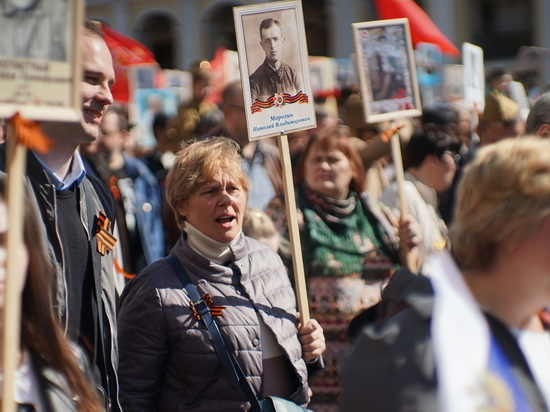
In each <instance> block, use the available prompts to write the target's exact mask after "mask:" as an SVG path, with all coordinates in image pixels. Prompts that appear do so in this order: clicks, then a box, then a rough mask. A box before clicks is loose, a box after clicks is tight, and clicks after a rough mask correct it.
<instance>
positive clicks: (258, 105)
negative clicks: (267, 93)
mask: <svg viewBox="0 0 550 412" xmlns="http://www.w3.org/2000/svg"><path fill="white" fill-rule="evenodd" d="M281 96H282V99H281ZM308 102H309V97H308V96H307V94H304V93H302V92H301V91H299V92H298V93H296V95H294V96H291V95H290V94H289V93H283V94H282V95H277V96H275V95H274V96H271V97H270V98H269V99H267V100H266V101H265V102H264V101H261V100H259V99H256V100H254V103H252V106H251V108H250V109H251V110H252V114H254V113H258V112H261V111H262V109H269V108H270V107H273V106H284V105H286V104H292V103H300V104H302V103H308Z"/></svg>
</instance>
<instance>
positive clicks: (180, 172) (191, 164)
mask: <svg viewBox="0 0 550 412" xmlns="http://www.w3.org/2000/svg"><path fill="white" fill-rule="evenodd" d="M241 162H242V160H241V155H240V152H239V145H238V144H237V143H236V142H235V141H234V140H231V139H228V138H226V137H212V138H209V139H206V140H202V141H190V142H188V144H187V145H186V146H184V147H182V149H181V150H180V151H179V152H178V153H177V154H176V158H175V161H174V164H173V166H172V168H171V169H170V171H169V172H168V175H167V176H166V200H167V201H168V204H169V205H170V207H171V208H172V210H173V211H174V213H175V214H176V221H177V224H178V227H179V228H180V229H181V230H183V229H184V227H185V217H184V216H181V215H180V213H179V209H180V206H182V205H184V204H185V202H187V200H188V199H189V196H191V195H192V194H193V193H194V192H195V191H196V190H198V189H199V188H200V187H202V186H203V185H205V184H206V183H208V182H209V181H210V180H212V179H213V178H214V176H216V174H217V173H218V172H219V171H224V172H225V173H227V174H229V175H230V176H231V177H232V178H233V179H235V181H237V182H239V184H240V185H241V186H242V187H243V190H244V191H245V193H246V195H247V196H248V188H249V180H248V177H247V175H246V174H245V172H244V171H243V169H242V163H241Z"/></svg>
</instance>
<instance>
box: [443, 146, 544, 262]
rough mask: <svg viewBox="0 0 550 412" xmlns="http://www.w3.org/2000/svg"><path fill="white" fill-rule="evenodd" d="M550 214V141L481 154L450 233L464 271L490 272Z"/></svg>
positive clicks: (462, 189)
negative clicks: (500, 252) (501, 253)
mask: <svg viewBox="0 0 550 412" xmlns="http://www.w3.org/2000/svg"><path fill="white" fill-rule="evenodd" d="M549 214H550V141H549V140H547V139H540V138H537V137H526V138H523V139H506V140H503V141H500V142H498V143H495V144H493V145H490V146H487V147H484V148H482V149H480V150H479V152H478V154H477V157H476V158H475V159H474V160H473V161H472V163H470V164H469V165H468V166H467V167H466V168H465V171H464V174H463V177H462V180H461V182H460V185H459V187H458V195H457V202H456V205H455V215H454V220H453V223H452V226H451V228H450V232H449V235H450V239H451V245H452V252H453V255H454V256H455V258H456V260H457V262H458V264H459V265H460V266H461V267H462V269H463V270H485V269H488V268H490V266H491V265H492V264H493V263H494V258H495V254H496V251H497V247H498V246H499V245H508V246H510V247H515V246H517V245H518V244H520V243H521V242H522V241H523V240H525V238H526V237H527V236H528V235H529V234H530V233H532V232H534V231H535V230H536V229H537V227H538V226H539V225H540V223H541V221H542V220H543V219H544V218H545V217H546V216H547V215H549Z"/></svg>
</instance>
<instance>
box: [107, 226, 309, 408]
mask: <svg viewBox="0 0 550 412" xmlns="http://www.w3.org/2000/svg"><path fill="white" fill-rule="evenodd" d="M184 236H185V235H184ZM232 251H233V254H234V258H233V261H232V262H231V264H230V265H229V266H222V265H217V264H214V263H211V262H209V261H208V260H207V259H205V258H204V257H202V256H200V255H199V254H197V253H195V252H194V251H193V250H192V249H191V248H190V247H189V246H188V245H187V243H186V242H185V239H184V237H182V238H180V240H179V241H178V243H177V244H176V246H175V247H174V249H172V251H171V253H172V254H173V255H175V256H176V257H177V258H178V259H179V260H180V262H181V263H182V264H183V266H184V267H185V269H186V271H187V273H188V275H189V277H190V279H191V281H192V282H193V283H194V284H195V285H196V286H197V289H198V291H199V293H200V294H201V296H203V295H204V294H209V295H210V296H211V297H212V299H213V304H214V305H216V306H225V309H223V311H222V315H221V316H219V317H216V321H217V323H218V325H219V327H220V329H221V332H222V334H223V336H224V338H225V340H226V342H227V343H228V345H229V347H230V348H232V349H233V353H234V354H235V357H236V358H237V360H238V361H239V364H240V365H241V367H242V369H243V371H244V373H245V375H246V376H247V378H248V381H249V383H250V385H251V386H252V388H253V390H254V391H255V392H256V393H258V394H259V393H260V388H261V380H262V372H263V370H262V342H261V336H260V326H259V324H258V317H257V315H256V311H257V312H258V313H259V314H260V316H262V319H263V320H264V322H265V323H266V325H267V326H268V327H269V328H271V330H272V331H273V332H274V333H275V336H276V338H277V341H278V343H279V344H280V345H281V347H282V348H283V350H284V352H285V354H286V356H287V358H288V359H289V360H290V363H291V365H292V367H293V368H292V369H293V371H294V376H290V377H289V379H292V381H293V383H294V384H295V388H296V390H295V392H294V393H293V395H292V396H291V398H290V400H292V401H294V402H296V403H297V404H302V405H303V404H305V403H306V402H307V392H308V386H307V369H306V365H305V362H304V360H303V359H302V349H301V345H300V343H299V341H298V338H297V329H296V326H295V323H296V317H295V314H296V310H295V296H294V292H293V290H292V288H291V285H290V282H289V280H288V276H287V273H286V270H285V268H284V266H283V264H282V262H281V260H280V258H279V256H278V255H277V254H276V253H274V252H273V251H271V250H270V249H269V248H268V247H266V246H265V245H264V244H262V243H260V242H258V241H256V240H254V239H251V238H248V237H245V236H244V235H241V238H240V239H239V241H238V242H237V243H236V244H235V245H234V246H233V247H232ZM118 326H119V353H120V359H119V369H118V373H119V379H120V388H121V391H120V399H121V403H122V408H123V410H125V411H133V412H139V411H208V412H216V411H242V410H248V408H249V404H248V402H247V401H246V398H245V396H244V395H243V394H242V392H241V390H240V388H233V387H231V386H230V384H229V381H228V379H227V378H226V376H225V373H224V370H223V368H222V366H221V364H220V361H219V359H218V356H217V354H216V352H215V350H214V347H213V345H212V342H211V340H210V338H209V336H208V334H207V331H206V328H205V327H204V325H203V323H202V322H201V321H198V320H197V319H195V317H194V316H193V314H192V311H191V308H190V306H189V298H188V296H187V293H186V292H185V290H183V289H182V284H181V282H180V281H179V280H178V278H177V276H176V274H175V273H174V271H173V270H172V268H171V267H170V265H169V264H168V263H167V262H166V260H164V259H162V260H159V261H157V262H155V263H153V264H152V265H149V266H148V267H147V268H145V269H144V270H143V271H142V272H141V273H140V274H139V276H137V277H136V278H135V279H133V280H132V281H131V282H130V283H129V284H128V285H127V286H126V288H125V290H124V292H123V294H122V296H121V307H120V312H119V325H118Z"/></svg>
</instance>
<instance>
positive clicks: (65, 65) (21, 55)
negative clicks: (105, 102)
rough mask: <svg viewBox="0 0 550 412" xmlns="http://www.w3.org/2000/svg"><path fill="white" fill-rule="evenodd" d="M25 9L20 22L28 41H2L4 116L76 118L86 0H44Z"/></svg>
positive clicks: (0, 103) (1, 110) (0, 98)
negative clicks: (17, 114)
mask: <svg viewBox="0 0 550 412" xmlns="http://www.w3.org/2000/svg"><path fill="white" fill-rule="evenodd" d="M0 12H1V10H0ZM24 13H25V14H24V15H23V16H20V17H19V18H20V19H19V20H18V21H17V25H18V26H17V27H18V30H22V32H23V33H25V34H26V36H24V39H26V40H24V41H22V42H17V45H15V44H14V42H13V41H11V40H9V39H8V40H6V39H4V43H2V40H0V118H4V119H7V118H11V117H12V116H13V115H15V114H16V113H19V114H20V115H21V116H22V117H23V118H26V119H33V120H39V121H48V120H49V121H70V122H77V121H79V120H80V118H81V117H82V113H81V105H82V99H81V96H80V82H81V81H82V62H81V60H82V56H81V46H80V45H81V35H80V34H81V32H82V30H83V21H84V0H41V1H39V2H37V3H36V5H35V6H33V8H32V9H26V10H25V11H24ZM0 14H1V13H0ZM1 18H5V19H6V21H4V22H1V21H0V23H2V24H5V25H6V27H7V25H9V24H12V23H11V22H9V21H8V20H9V18H10V17H6V16H4V17H0V19H1ZM27 23H28V24H27ZM13 24H15V23H13ZM27 27H32V28H33V29H32V30H30V29H29V30H27V31H25V29H26V28H27ZM10 30H11V29H10ZM46 33H47V34H48V35H45V34H46Z"/></svg>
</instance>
